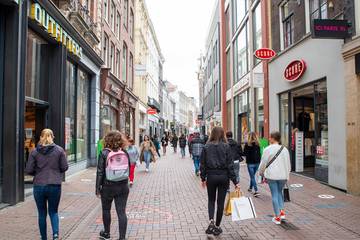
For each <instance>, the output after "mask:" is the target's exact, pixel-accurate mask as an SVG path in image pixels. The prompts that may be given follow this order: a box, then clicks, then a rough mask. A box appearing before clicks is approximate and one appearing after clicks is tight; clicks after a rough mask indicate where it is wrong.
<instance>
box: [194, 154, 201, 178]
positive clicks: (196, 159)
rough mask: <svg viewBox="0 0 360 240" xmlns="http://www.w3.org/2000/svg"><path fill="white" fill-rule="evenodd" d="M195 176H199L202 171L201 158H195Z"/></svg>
mask: <svg viewBox="0 0 360 240" xmlns="http://www.w3.org/2000/svg"><path fill="white" fill-rule="evenodd" d="M193 160H194V167H195V174H197V173H198V172H199V170H200V156H193Z"/></svg>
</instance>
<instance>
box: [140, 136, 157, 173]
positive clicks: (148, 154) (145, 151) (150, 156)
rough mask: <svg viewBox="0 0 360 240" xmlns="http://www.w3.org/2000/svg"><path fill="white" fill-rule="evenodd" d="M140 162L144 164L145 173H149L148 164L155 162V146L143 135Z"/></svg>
mask: <svg viewBox="0 0 360 240" xmlns="http://www.w3.org/2000/svg"><path fill="white" fill-rule="evenodd" d="M140 149H141V150H140V151H141V153H140V162H141V163H142V162H145V164H146V169H145V171H146V172H149V167H150V162H155V154H156V150H155V146H154V143H153V142H152V141H151V140H150V138H149V136H147V135H145V137H144V141H143V142H142V144H141V147H140Z"/></svg>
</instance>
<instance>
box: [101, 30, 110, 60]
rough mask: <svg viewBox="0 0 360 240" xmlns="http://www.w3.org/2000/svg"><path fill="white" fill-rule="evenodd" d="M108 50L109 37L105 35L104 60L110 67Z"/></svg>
mask: <svg viewBox="0 0 360 240" xmlns="http://www.w3.org/2000/svg"><path fill="white" fill-rule="evenodd" d="M108 48H109V36H108V35H107V34H106V33H104V43H103V49H102V50H103V58H104V63H105V65H106V66H108V63H109V61H108V57H109V51H108Z"/></svg>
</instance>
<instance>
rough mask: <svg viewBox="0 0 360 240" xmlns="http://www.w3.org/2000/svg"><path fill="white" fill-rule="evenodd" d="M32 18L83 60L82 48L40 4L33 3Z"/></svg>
mask: <svg viewBox="0 0 360 240" xmlns="http://www.w3.org/2000/svg"><path fill="white" fill-rule="evenodd" d="M30 18H31V19H33V20H35V21H36V22H37V23H38V24H39V25H40V26H41V27H43V28H44V29H45V30H46V31H47V32H48V33H49V34H50V36H51V37H53V38H54V39H55V40H56V41H58V42H59V43H62V44H63V45H64V46H65V47H66V48H67V49H68V51H69V52H71V53H73V54H74V55H76V56H78V57H80V58H81V56H82V48H81V47H80V45H79V44H78V43H77V42H75V41H74V40H73V39H72V38H71V37H70V36H69V35H68V34H67V32H66V31H65V30H64V29H63V28H62V26H61V25H60V24H58V23H57V22H56V21H55V20H54V18H52V17H51V16H50V15H49V14H48V13H47V12H46V11H45V9H43V8H42V7H41V6H40V4H39V3H33V4H32V5H31V10H30Z"/></svg>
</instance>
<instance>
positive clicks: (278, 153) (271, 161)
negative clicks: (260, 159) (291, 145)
mask: <svg viewBox="0 0 360 240" xmlns="http://www.w3.org/2000/svg"><path fill="white" fill-rule="evenodd" d="M283 149H284V146H281V148H280V149H279V151H278V152H277V153H276V154H275V156H274V157H273V158H272V159H271V160H270V161H269V162H268V163H267V164H266V167H265V169H266V168H268V167H269V166H270V165H271V164H272V163H273V162H274V161H275V160H276V159H277V157H278V156H279V155H280V153H281V152H282V150H283Z"/></svg>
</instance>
